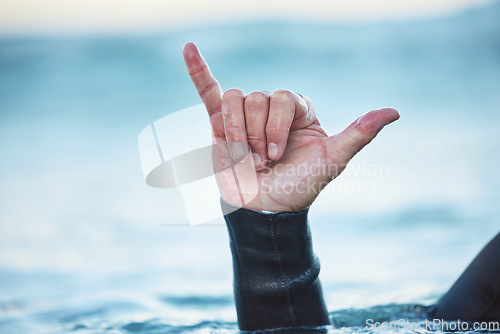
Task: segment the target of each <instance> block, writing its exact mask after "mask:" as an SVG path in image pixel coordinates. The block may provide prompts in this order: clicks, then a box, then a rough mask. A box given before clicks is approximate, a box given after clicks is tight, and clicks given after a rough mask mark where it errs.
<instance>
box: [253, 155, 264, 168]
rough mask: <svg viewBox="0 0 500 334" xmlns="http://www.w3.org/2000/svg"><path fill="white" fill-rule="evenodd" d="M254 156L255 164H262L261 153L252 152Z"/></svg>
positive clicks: (256, 165)
mask: <svg viewBox="0 0 500 334" xmlns="http://www.w3.org/2000/svg"><path fill="white" fill-rule="evenodd" d="M252 156H253V163H254V166H255V167H258V166H260V165H261V164H262V158H261V157H260V155H259V154H257V153H254V154H252Z"/></svg>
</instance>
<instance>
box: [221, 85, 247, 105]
mask: <svg viewBox="0 0 500 334" xmlns="http://www.w3.org/2000/svg"><path fill="white" fill-rule="evenodd" d="M244 95H245V93H243V91H242V90H241V89H238V88H231V89H228V90H227V91H226V92H225V93H224V95H223V96H222V101H223V102H227V101H228V100H232V99H235V98H242V97H243V96H244Z"/></svg>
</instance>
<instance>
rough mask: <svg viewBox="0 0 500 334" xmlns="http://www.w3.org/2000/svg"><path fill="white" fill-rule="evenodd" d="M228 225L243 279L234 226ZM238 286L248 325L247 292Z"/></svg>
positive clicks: (238, 268) (238, 267) (235, 257)
mask: <svg viewBox="0 0 500 334" xmlns="http://www.w3.org/2000/svg"><path fill="white" fill-rule="evenodd" d="M228 220H229V219H228ZM226 225H227V229H228V231H229V234H230V235H231V241H232V243H233V248H234V259H235V261H236V267H237V270H238V273H239V275H238V276H239V277H240V279H241V275H242V272H241V266H240V255H239V254H238V247H237V246H236V240H235V238H234V233H233V227H232V226H231V223H229V222H228V224H226ZM238 286H239V288H238V290H239V291H238V292H239V294H240V296H241V300H242V301H243V305H244V307H245V311H244V312H243V315H244V317H245V323H246V325H248V324H249V319H248V305H247V299H246V297H245V294H244V293H243V290H244V289H241V286H240V285H239V284H238ZM240 313H241V312H240Z"/></svg>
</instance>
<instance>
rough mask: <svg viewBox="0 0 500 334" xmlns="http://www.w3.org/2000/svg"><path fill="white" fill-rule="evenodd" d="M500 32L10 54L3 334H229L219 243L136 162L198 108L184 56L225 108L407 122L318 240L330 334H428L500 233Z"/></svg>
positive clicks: (62, 40)
mask: <svg viewBox="0 0 500 334" xmlns="http://www.w3.org/2000/svg"><path fill="white" fill-rule="evenodd" d="M499 16H500V3H499V2H498V1H496V2H492V3H490V4H488V5H485V6H481V7H477V8H472V9H469V10H467V11H463V12H457V13H453V14H450V15H447V16H445V17H433V18H427V19H419V20H414V21H393V22H378V23H364V24H342V25H340V24H316V23H295V22H268V21H266V22H249V23H238V24H236V23H234V24H230V25H222V24H221V25H218V26H209V27H193V28H190V29H183V30H178V31H165V32H157V33H151V34H142V35H130V36H123V35H120V36H118V35H110V36H103V35H99V36H97V35H95V36H94V35H93V36H64V37H54V36H52V37H44V36H4V37H2V38H1V39H0V156H1V163H0V184H1V191H0V333H2V334H3V333H67V332H77V333H235V332H237V324H236V313H235V310H234V302H233V299H232V271H231V258H230V254H229V247H228V239H227V233H226V231H225V228H224V227H223V226H211V227H185V226H184V227H182V226H179V225H181V224H185V223H186V222H187V216H186V213H185V211H184V210H183V203H182V200H181V197H180V194H179V193H178V192H177V191H176V190H174V189H153V188H149V187H148V186H147V185H146V184H145V182H144V179H143V176H142V171H141V166H140V161H139V154H138V149H137V135H138V134H139V132H140V131H141V130H142V129H143V128H144V127H145V126H146V125H148V124H150V123H151V122H152V121H154V120H156V119H158V118H161V117H163V116H165V115H167V114H168V113H171V112H174V111H176V110H179V109H183V108H186V107H189V106H192V105H195V104H198V103H199V102H200V101H199V98H198V97H197V95H196V91H195V89H194V88H193V87H192V84H191V82H190V79H189V77H188V76H187V73H186V70H185V67H184V64H183V60H182V46H183V44H184V43H185V42H187V41H190V40H191V41H194V42H196V43H197V44H198V45H199V47H200V49H201V50H202V52H203V54H204V56H205V58H206V59H207V61H208V62H209V64H210V66H211V68H212V71H213V73H214V75H215V76H216V77H217V78H218V80H219V81H220V83H221V85H222V86H223V89H228V88H231V87H239V88H242V89H243V90H244V91H246V92H250V91H252V90H268V91H273V90H275V89H280V88H286V89H290V90H294V91H297V92H300V93H302V94H305V95H307V96H309V97H310V98H311V99H312V100H313V101H314V103H315V107H316V110H317V112H318V117H319V119H320V120H321V122H322V124H323V125H324V128H325V129H326V130H327V132H328V133H330V134H334V133H336V132H338V131H340V130H342V129H343V128H344V127H345V126H347V125H348V124H349V123H350V122H351V121H352V120H354V119H355V118H356V117H358V116H359V115H361V114H362V113H364V112H366V111H369V110H371V109H376V108H381V107H386V106H390V107H395V108H397V109H398V110H399V111H400V112H401V115H402V116H401V119H400V120H399V121H398V122H397V123H395V124H393V125H391V126H389V127H387V128H386V129H384V130H383V132H382V133H381V134H380V135H379V137H378V138H377V139H376V140H374V141H373V143H372V144H370V146H369V147H367V148H366V149H365V150H363V151H362V152H360V153H359V154H358V155H357V156H356V157H355V159H354V160H353V161H352V163H351V164H350V166H349V167H348V169H347V170H346V171H345V172H344V174H343V175H342V176H340V177H339V178H338V179H337V180H335V181H334V182H333V183H332V184H331V185H329V186H328V187H327V188H326V189H325V190H324V192H323V193H322V194H321V195H320V197H319V198H318V199H317V201H316V202H315V204H314V205H313V206H312V208H311V213H310V221H311V229H312V234H313V239H314V247H315V251H316V253H317V254H318V256H319V258H320V261H321V263H322V271H321V275H320V277H321V280H322V284H323V288H324V294H325V299H326V303H327V306H328V309H329V311H330V315H331V318H332V320H333V323H334V325H333V326H332V327H331V328H329V331H330V332H332V333H341V332H366V331H368V330H367V329H365V327H364V326H365V322H366V320H367V319H373V320H375V321H376V320H380V321H389V320H398V319H402V318H403V319H414V320H422V319H423V310H424V309H425V307H426V306H428V305H431V304H432V303H434V302H435V301H436V300H437V299H438V298H439V296H440V295H442V294H443V293H444V292H445V291H446V290H447V289H448V288H449V287H450V285H451V284H452V283H453V281H454V280H455V279H456V278H457V277H458V276H459V275H460V273H461V272H462V271H463V269H464V268H465V267H466V265H467V264H468V263H469V262H470V261H471V260H472V259H473V258H474V256H475V255H476V254H477V252H478V251H479V250H480V249H481V247H482V246H483V245H484V244H485V243H486V242H487V241H488V240H489V239H491V238H492V237H493V236H494V235H495V234H496V233H498V230H499V227H500V210H499V209H498V202H499V199H500V198H499V197H500V196H499V191H498V189H499V188H500V178H499V177H498V170H499V169H500V158H499V154H498V153H499V147H498V143H499V142H500V131H498V130H499V124H500V123H499V121H500V94H499V92H500V22H499V20H498V17H499ZM185 135H186V136H193V135H196V134H193V133H190V132H189V129H186V131H185ZM179 140H182V138H179ZM169 225H172V226H169ZM173 225H175V226H173ZM422 332H425V331H422Z"/></svg>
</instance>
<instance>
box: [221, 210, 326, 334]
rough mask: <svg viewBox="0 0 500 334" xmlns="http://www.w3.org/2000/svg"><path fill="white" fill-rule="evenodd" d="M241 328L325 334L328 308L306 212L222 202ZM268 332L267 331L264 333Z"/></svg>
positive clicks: (273, 331) (245, 329)
mask: <svg viewBox="0 0 500 334" xmlns="http://www.w3.org/2000/svg"><path fill="white" fill-rule="evenodd" d="M222 209H223V212H224V214H225V215H224V218H225V221H226V225H227V228H228V232H229V240H230V246H231V253H232V256H233V270H234V296H235V302H236V310H237V314H238V324H239V327H240V329H241V330H242V331H258V330H269V332H271V333H277V332H279V333H309V332H311V333H313V332H324V329H323V330H322V329H320V328H319V327H320V326H325V325H329V323H330V322H329V318H328V312H327V309H326V306H325V302H324V300H323V292H322V289H321V284H320V281H319V278H318V274H319V269H320V266H319V261H318V259H317V257H316V256H315V254H314V253H313V248H312V241H311V233H310V230H309V224H308V221H307V213H308V211H307V210H305V211H301V212H281V213H269V214H267V213H261V212H257V211H253V210H249V209H245V208H240V209H236V208H235V207H233V206H231V205H229V204H227V203H225V202H223V201H222ZM266 332H267V331H266Z"/></svg>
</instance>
